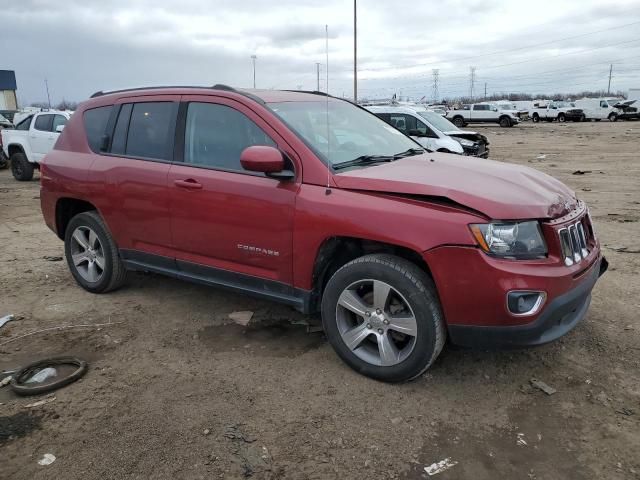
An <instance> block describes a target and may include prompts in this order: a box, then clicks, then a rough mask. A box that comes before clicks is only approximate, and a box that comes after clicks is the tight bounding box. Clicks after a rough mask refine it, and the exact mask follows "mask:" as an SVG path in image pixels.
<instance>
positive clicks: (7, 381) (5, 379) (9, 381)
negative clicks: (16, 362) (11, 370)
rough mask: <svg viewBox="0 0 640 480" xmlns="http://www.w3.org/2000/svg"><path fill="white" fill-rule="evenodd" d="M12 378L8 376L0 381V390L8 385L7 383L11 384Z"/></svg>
mask: <svg viewBox="0 0 640 480" xmlns="http://www.w3.org/2000/svg"><path fill="white" fill-rule="evenodd" d="M12 378H13V377H12V376H11V375H8V376H6V377H4V378H3V379H2V380H0V388H2V387H4V386H5V385H9V383H11V379H12Z"/></svg>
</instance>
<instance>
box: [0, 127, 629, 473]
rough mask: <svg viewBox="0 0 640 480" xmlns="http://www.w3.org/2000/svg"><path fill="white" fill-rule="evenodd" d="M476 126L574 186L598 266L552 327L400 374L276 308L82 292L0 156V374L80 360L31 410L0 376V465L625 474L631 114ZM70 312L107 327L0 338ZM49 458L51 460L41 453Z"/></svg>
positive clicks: (153, 282) (215, 294)
mask: <svg viewBox="0 0 640 480" xmlns="http://www.w3.org/2000/svg"><path fill="white" fill-rule="evenodd" d="M474 128H476V129H478V130H481V131H482V132H484V133H486V134H487V135H488V137H489V138H490V140H491V143H492V145H491V149H492V157H493V158H495V159H498V160H510V161H514V162H516V163H519V164H522V165H528V166H532V167H535V168H538V169H540V170H542V171H544V172H547V173H550V174H552V175H554V176H556V177H557V178H559V179H561V180H562V181H564V182H566V183H567V184H568V185H570V186H571V187H572V188H574V189H575V190H576V191H577V192H578V194H579V196H580V197H581V198H583V199H584V200H585V201H586V202H587V203H588V204H589V205H590V207H591V211H592V214H593V217H594V221H595V224H596V229H597V234H598V235H599V236H600V239H601V242H602V243H603V244H604V245H605V247H604V252H605V254H606V256H607V258H608V259H609V261H610V263H611V268H610V270H609V272H608V273H607V274H606V275H605V276H604V277H603V278H602V279H601V280H600V282H599V283H598V285H597V286H596V288H595V291H594V295H593V301H592V304H591V308H590V310H589V313H588V315H587V318H586V320H585V321H584V322H583V323H582V324H581V325H579V327H577V328H576V329H575V330H574V331H573V332H571V333H570V334H569V335H567V336H566V337H565V338H563V339H561V340H560V341H558V342H556V343H554V344H551V345H547V346H544V347H540V348H536V349H531V350H522V351H509V352H483V351H468V350H460V349H455V348H452V347H450V346H448V347H445V350H444V352H443V354H442V355H441V356H440V358H439V359H438V361H437V362H436V364H435V365H434V366H433V367H432V368H431V369H430V370H429V371H428V373H427V374H426V375H424V376H423V377H422V378H420V379H418V380H417V381H414V382H412V383H409V384H405V385H386V384H383V383H378V382H375V381H372V380H369V379H367V378H364V377H362V376H359V375H357V374H356V373H354V372H352V371H351V370H350V369H349V368H347V367H346V366H345V365H344V364H343V363H342V362H341V361H340V360H339V359H338V357H337V356H336V355H335V354H334V353H333V351H332V350H331V348H330V347H329V345H328V344H327V343H326V341H325V340H324V338H323V336H322V334H321V333H313V334H308V333H307V332H306V330H305V327H304V326H303V325H296V324H291V323H290V322H292V321H294V322H295V321H299V320H303V317H302V316H301V315H299V314H297V313H295V312H293V311H291V310H290V309H289V308H287V307H282V306H280V305H276V304H273V303H268V302H265V301H258V300H254V299H251V298H247V297H245V296H242V295H235V294H230V293H226V292H223V291H219V290H215V289H211V288H205V287H202V286H197V285H191V284H188V283H181V282H179V281H176V280H171V279H168V278H163V277H160V276H155V275H143V274H131V275H130V277H129V281H128V283H127V285H126V287H124V288H122V289H121V290H119V291H117V292H114V293H111V294H108V295H92V294H89V293H87V292H85V291H83V290H81V289H80V288H79V287H77V286H76V284H75V283H74V281H73V279H72V277H71V275H70V274H69V272H68V270H67V267H66V264H65V263H64V262H63V261H55V260H56V259H55V258H54V259H53V261H52V259H46V258H45V257H59V256H61V255H63V249H62V243H61V242H60V241H59V240H58V239H57V238H56V237H55V235H54V234H53V233H52V232H50V231H49V230H47V228H46V227H45V225H44V223H43V221H42V218H41V215H40V208H39V201H38V183H37V181H33V182H27V183H18V182H15V181H14V180H13V178H12V177H11V175H10V173H9V172H8V171H7V170H3V171H0V316H1V315H3V314H6V313H13V314H15V315H16V316H19V317H20V319H19V320H17V321H14V322H12V323H9V324H7V325H5V326H4V327H2V329H1V330H0V370H2V369H10V368H13V367H17V366H19V365H23V364H25V363H26V362H30V361H32V360H34V359H38V358H41V357H46V356H51V355H60V354H73V355H78V356H80V357H82V358H85V359H86V360H88V361H89V362H90V369H89V372H88V373H87V375H86V376H85V377H84V378H83V379H82V380H81V381H79V382H77V383H75V384H72V385H70V386H68V387H66V388H63V389H61V390H58V391H57V392H55V393H54V394H53V395H54V397H55V399H51V398H47V397H44V398H46V399H48V400H50V401H49V402H48V403H45V404H44V405H41V406H36V407H30V408H29V407H26V405H27V404H29V403H31V402H34V401H35V400H40V399H42V398H43V397H40V398H35V399H34V398H19V397H16V396H15V395H14V394H13V393H12V392H11V391H10V390H9V388H7V387H4V388H1V389H0V459H1V461H0V477H1V478H6V479H16V480H17V479H34V480H35V479H42V478H59V479H84V480H87V479H105V478H109V479H120V478H127V479H130V478H131V479H133V478H186V479H200V478H202V479H208V478H245V477H251V478H256V479H263V478H272V479H277V478H282V479H310V478H319V479H325V478H326V479H351V478H407V479H411V478H414V479H417V478H423V477H426V474H425V473H424V467H425V466H428V465H431V464H432V463H434V462H438V461H441V460H443V459H445V458H450V459H451V460H450V461H451V462H452V463H453V462H457V464H456V465H454V466H453V467H451V468H450V469H449V470H447V471H445V472H443V473H440V474H438V475H437V476H434V477H433V478H438V479H442V480H444V479H474V480H484V479H495V478H500V479H595V478H602V479H636V478H640V362H639V360H640V320H639V317H638V311H639V309H640V295H639V294H640V288H639V286H640V277H639V275H638V273H639V270H640V222H639V219H640V122H629V123H622V122H618V123H609V122H600V123H581V124H571V123H568V124H538V125H532V124H530V123H529V124H523V125H520V126H518V127H515V128H511V129H500V128H497V127H495V126H484V127H482V126H481V127H474ZM478 161H479V162H481V161H482V160H478ZM577 170H580V171H583V172H585V173H584V174H582V175H579V174H573V172H575V171H577ZM616 249H617V250H623V251H616ZM625 249H626V251H624V250H625ZM237 310H252V311H254V312H255V316H254V320H253V321H252V324H250V326H249V328H247V329H244V328H242V327H240V326H238V325H234V324H230V322H229V320H228V318H227V316H228V314H229V313H231V312H234V311H237ZM73 324H110V325H107V326H103V327H100V328H98V327H96V328H78V329H73V330H64V331H52V332H48V333H40V334H36V335H31V336H28V337H24V338H21V339H17V340H15V341H12V342H11V343H6V342H8V341H11V340H12V339H14V338H16V337H18V336H19V335H22V334H24V333H28V332H31V331H34V330H38V329H43V328H48V327H56V326H64V325H73ZM532 378H536V379H540V380H542V381H544V382H546V383H547V384H549V385H550V386H552V387H553V388H555V389H557V393H555V394H554V395H552V396H548V395H546V394H545V393H543V392H542V391H540V390H537V389H534V388H532V387H531V386H530V383H529V382H530V380H531V379H532ZM46 453H51V454H53V455H55V457H56V460H55V462H54V463H52V464H51V465H48V466H40V465H38V460H40V459H41V458H42V457H43V455H44V454H46Z"/></svg>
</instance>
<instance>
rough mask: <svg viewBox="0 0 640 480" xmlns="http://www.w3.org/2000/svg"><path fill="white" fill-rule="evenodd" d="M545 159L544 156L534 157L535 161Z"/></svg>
mask: <svg viewBox="0 0 640 480" xmlns="http://www.w3.org/2000/svg"><path fill="white" fill-rule="evenodd" d="M545 158H547V156H546V155H538V156H537V157H536V160H544V159H545Z"/></svg>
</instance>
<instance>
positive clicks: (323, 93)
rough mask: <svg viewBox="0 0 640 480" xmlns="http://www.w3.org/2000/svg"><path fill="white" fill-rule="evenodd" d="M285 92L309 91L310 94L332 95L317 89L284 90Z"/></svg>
mask: <svg viewBox="0 0 640 480" xmlns="http://www.w3.org/2000/svg"><path fill="white" fill-rule="evenodd" d="M285 92H298V93H310V94H311V95H322V96H323V97H332V98H333V95H329V94H328V93H327V92H320V91H318V90H285Z"/></svg>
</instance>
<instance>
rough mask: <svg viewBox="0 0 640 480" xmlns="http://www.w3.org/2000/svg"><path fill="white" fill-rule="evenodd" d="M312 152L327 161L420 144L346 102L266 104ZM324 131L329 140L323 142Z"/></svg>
mask: <svg viewBox="0 0 640 480" xmlns="http://www.w3.org/2000/svg"><path fill="white" fill-rule="evenodd" d="M268 105H269V107H270V108H271V110H273V111H274V112H275V113H276V114H277V115H278V116H279V117H280V118H282V119H283V120H284V121H285V122H286V123H287V124H288V125H289V127H291V128H292V129H293V130H294V132H295V133H296V134H297V135H298V136H299V137H301V138H302V139H303V140H305V141H306V142H307V144H309V145H310V146H311V147H312V148H313V150H314V151H315V153H316V154H317V155H319V156H320V157H321V158H322V159H323V160H324V161H328V162H329V163H331V165H338V164H340V163H344V162H348V161H351V160H354V159H356V158H359V157H362V156H370V155H375V156H379V155H383V156H393V155H396V154H398V153H401V152H405V151H407V150H409V149H412V148H422V147H420V145H419V144H417V143H416V142H414V141H413V140H411V139H410V138H409V137H407V136H405V135H404V134H403V133H402V132H400V131H398V130H396V129H395V128H393V127H392V126H390V125H388V124H387V123H386V122H384V121H383V120H380V119H379V118H378V117H376V116H375V115H373V114H372V113H368V112H367V111H366V110H363V109H361V108H358V107H356V106H354V105H352V104H350V103H348V102H345V101H341V100H337V101H336V100H332V101H330V102H329V115H328V117H329V122H328V125H327V104H326V103H325V102H279V103H270V104H268ZM327 134H328V137H329V141H328V142H327Z"/></svg>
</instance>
